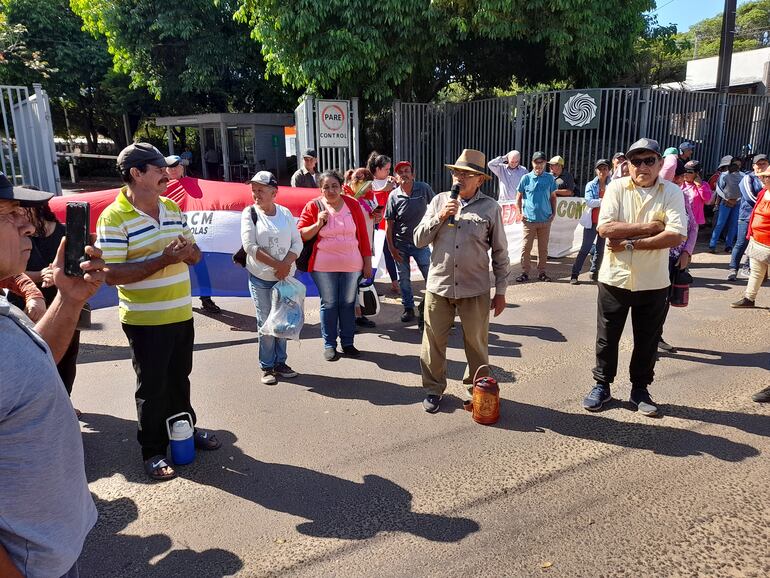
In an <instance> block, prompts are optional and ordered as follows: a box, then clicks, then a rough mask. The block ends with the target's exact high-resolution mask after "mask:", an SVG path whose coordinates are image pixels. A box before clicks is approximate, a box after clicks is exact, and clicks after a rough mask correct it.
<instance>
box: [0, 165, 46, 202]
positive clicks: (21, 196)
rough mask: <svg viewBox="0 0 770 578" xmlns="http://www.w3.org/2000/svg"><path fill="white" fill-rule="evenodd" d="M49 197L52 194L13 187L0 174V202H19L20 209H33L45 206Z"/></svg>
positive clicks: (3, 175) (6, 178)
mask: <svg viewBox="0 0 770 578" xmlns="http://www.w3.org/2000/svg"><path fill="white" fill-rule="evenodd" d="M51 197H53V193H47V192H45V191H35V190H33V189H26V188H24V187H14V186H13V184H12V183H11V181H9V180H8V177H6V176H5V174H3V173H0V200H3V201H19V203H20V204H21V206H22V207H34V206H37V205H43V204H45V203H46V202H47V201H48V200H49V199H50V198H51Z"/></svg>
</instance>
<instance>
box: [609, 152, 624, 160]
mask: <svg viewBox="0 0 770 578" xmlns="http://www.w3.org/2000/svg"><path fill="white" fill-rule="evenodd" d="M624 158H626V155H625V154H623V153H615V154H614V155H612V160H613V161H616V160H618V159H624Z"/></svg>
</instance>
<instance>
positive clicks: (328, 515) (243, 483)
mask: <svg viewBox="0 0 770 578" xmlns="http://www.w3.org/2000/svg"><path fill="white" fill-rule="evenodd" d="M84 418H85V419H84V421H86V422H87V425H88V426H89V428H90V429H92V430H95V431H94V432H91V433H89V432H86V433H85V435H84V436H83V437H84V440H83V445H84V448H85V451H86V477H87V478H88V480H89V482H93V481H95V480H97V479H100V478H103V477H109V476H111V475H113V474H115V473H121V474H123V475H124V476H125V477H126V478H127V479H128V480H129V481H131V482H137V483H152V482H150V481H149V480H148V479H147V477H146V475H144V472H143V469H142V465H141V461H140V460H139V457H138V453H139V452H138V448H135V449H129V448H127V447H126V443H123V442H122V441H120V440H123V439H125V436H126V435H129V431H130V432H131V437H133V433H134V430H135V424H134V423H133V422H130V421H129V420H124V419H121V418H117V417H112V416H108V415H95V414H89V415H87V416H84ZM215 433H216V435H217V437H218V438H219V439H220V440H221V441H222V443H223V447H222V449H220V450H219V451H217V452H199V453H198V455H197V457H196V460H195V462H194V463H192V464H190V465H188V466H181V467H178V468H177V470H178V473H179V474H180V477H182V478H185V479H187V480H191V481H194V482H197V483H200V484H204V485H207V486H212V487H215V488H218V489H220V490H222V491H224V492H227V493H229V494H232V495H233V496H237V497H239V498H242V499H244V500H248V501H250V502H253V503H255V504H258V505H260V506H262V507H264V508H267V509H269V510H274V511H276V512H284V513H287V514H291V515H292V516H298V517H300V518H305V519H306V520H307V521H306V522H302V523H300V524H299V525H297V531H298V532H300V533H301V534H305V535H307V536H315V537H320V538H339V539H345V540H365V539H368V538H373V537H374V536H376V535H377V534H378V533H380V532H405V533H409V534H413V535H415V536H418V537H421V538H425V539H426V540H431V541H434V542H458V541H460V540H462V539H463V538H465V537H467V536H468V535H469V534H472V533H474V532H477V531H478V530H479V529H480V527H479V525H478V524H477V523H476V522H475V521H473V520H471V519H468V518H459V517H451V516H444V515H438V514H424V513H418V512H413V511H412V509H411V508H412V495H411V493H409V491H407V490H406V489H405V488H402V487H401V486H399V485H398V484H396V483H394V482H392V481H390V480H388V479H386V478H383V477H381V476H377V475H372V474H370V475H365V476H364V477H363V481H361V482H355V481H350V480H346V479H344V478H339V477H337V476H333V475H331V474H326V473H323V472H318V471H315V470H311V469H308V468H303V467H299V466H293V465H290V464H280V463H271V462H263V461H260V460H258V459H256V458H253V457H252V456H250V455H248V454H246V453H244V452H243V451H242V450H241V449H240V448H239V447H237V446H236V445H235V442H236V441H237V439H238V438H237V437H236V436H235V435H234V434H233V433H232V432H229V431H226V430H218V431H216V432H215ZM130 441H131V442H132V443H131V446H134V445H135V443H133V439H131V440H130ZM127 450H128V451H127ZM165 484H166V485H167V486H168V488H169V491H172V490H173V484H175V481H174V480H172V481H170V482H165ZM212 507H213V506H212ZM188 575H190V576H192V575H200V574H195V573H193V574H188Z"/></svg>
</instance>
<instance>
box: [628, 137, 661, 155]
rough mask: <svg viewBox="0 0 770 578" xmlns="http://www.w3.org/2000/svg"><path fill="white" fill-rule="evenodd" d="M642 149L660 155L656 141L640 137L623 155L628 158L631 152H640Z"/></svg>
mask: <svg viewBox="0 0 770 578" xmlns="http://www.w3.org/2000/svg"><path fill="white" fill-rule="evenodd" d="M644 151H649V152H652V153H655V154H656V155H658V156H660V145H659V144H658V141H656V140H652V139H651V138H640V139H639V140H638V141H636V142H635V143H634V144H632V145H631V146H630V147H628V152H626V154H625V156H626V158H628V157H630V156H631V154H632V153H640V152H644Z"/></svg>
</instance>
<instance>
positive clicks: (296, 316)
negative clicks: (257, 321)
mask: <svg viewBox="0 0 770 578" xmlns="http://www.w3.org/2000/svg"><path fill="white" fill-rule="evenodd" d="M304 323H305V286H304V285H303V284H302V283H301V282H300V281H297V279H295V278H294V277H287V278H286V279H284V280H283V281H278V283H276V284H275V285H273V289H272V291H271V292H270V315H268V316H267V319H265V322H264V323H263V324H262V327H261V328H260V330H259V334H260V335H272V336H273V337H279V338H281V339H296V340H298V341H299V333H300V331H302V325H303V324H304Z"/></svg>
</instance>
